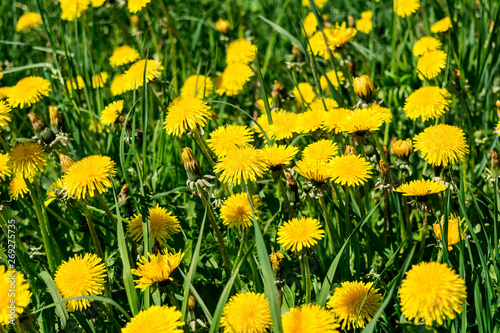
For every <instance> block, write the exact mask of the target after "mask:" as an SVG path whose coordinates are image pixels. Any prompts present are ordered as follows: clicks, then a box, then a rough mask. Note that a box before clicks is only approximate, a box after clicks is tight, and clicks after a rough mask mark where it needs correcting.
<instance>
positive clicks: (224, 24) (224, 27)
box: [215, 18, 231, 34]
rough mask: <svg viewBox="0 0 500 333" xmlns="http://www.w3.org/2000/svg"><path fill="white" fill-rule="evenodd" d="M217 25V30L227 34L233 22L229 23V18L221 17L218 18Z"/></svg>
mask: <svg viewBox="0 0 500 333" xmlns="http://www.w3.org/2000/svg"><path fill="white" fill-rule="evenodd" d="M215 27H216V28H217V31H219V32H220V33H221V34H226V33H227V32H228V31H229V28H230V27H231V24H229V21H228V20H224V19H221V18H220V19H218V20H217V22H215Z"/></svg>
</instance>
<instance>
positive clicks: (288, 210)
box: [277, 175, 295, 218]
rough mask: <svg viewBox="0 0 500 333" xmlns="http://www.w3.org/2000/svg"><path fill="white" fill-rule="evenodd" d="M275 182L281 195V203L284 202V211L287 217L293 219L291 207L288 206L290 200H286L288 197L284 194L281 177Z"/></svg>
mask: <svg viewBox="0 0 500 333" xmlns="http://www.w3.org/2000/svg"><path fill="white" fill-rule="evenodd" d="M277 182H278V186H279V189H280V191H281V194H283V201H284V202H285V209H286V211H287V213H288V216H289V217H290V218H292V217H295V214H294V212H293V209H292V205H291V204H290V200H288V195H287V194H286V189H285V186H284V185H283V181H282V177H281V175H280V177H279V178H278V180H277Z"/></svg>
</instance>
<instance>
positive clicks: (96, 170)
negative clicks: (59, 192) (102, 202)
mask: <svg viewBox="0 0 500 333" xmlns="http://www.w3.org/2000/svg"><path fill="white" fill-rule="evenodd" d="M115 175H116V168H115V162H113V160H111V158H109V157H108V156H101V155H91V156H87V157H85V158H83V159H81V160H80V161H78V162H75V163H74V164H73V165H72V166H71V168H69V170H68V171H67V172H66V174H64V176H62V183H63V190H64V191H65V192H66V193H67V194H68V196H70V197H74V198H76V199H78V200H80V199H82V200H86V199H89V198H92V197H93V196H95V195H97V194H101V193H103V192H104V191H105V190H106V187H111V186H112V185H113V184H112V182H111V179H110V176H115Z"/></svg>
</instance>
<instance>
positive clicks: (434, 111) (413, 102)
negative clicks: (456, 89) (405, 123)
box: [404, 87, 451, 121]
mask: <svg viewBox="0 0 500 333" xmlns="http://www.w3.org/2000/svg"><path fill="white" fill-rule="evenodd" d="M450 98H451V94H450V93H449V92H448V91H447V90H446V89H444V88H439V87H422V88H420V89H418V90H417V91H415V92H414V93H412V94H411V95H410V96H409V97H408V98H407V99H406V101H405V106H404V111H405V113H406V115H407V116H408V118H410V119H411V120H416V119H417V118H418V117H422V120H423V121H426V120H428V119H436V118H438V117H440V116H441V115H443V114H444V113H445V112H446V111H448V109H449V108H450V104H451V100H450Z"/></svg>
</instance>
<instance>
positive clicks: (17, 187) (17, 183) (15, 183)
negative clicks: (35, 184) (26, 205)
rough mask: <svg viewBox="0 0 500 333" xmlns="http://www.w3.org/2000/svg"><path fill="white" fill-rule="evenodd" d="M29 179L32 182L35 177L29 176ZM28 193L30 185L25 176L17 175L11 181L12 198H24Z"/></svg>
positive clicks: (10, 193) (10, 192)
mask: <svg viewBox="0 0 500 333" xmlns="http://www.w3.org/2000/svg"><path fill="white" fill-rule="evenodd" d="M28 181H29V182H32V181H33V178H29V179H28ZM26 193H28V185H27V184H26V182H25V181H24V178H23V177H22V176H20V175H17V176H15V177H14V178H13V179H12V180H11V181H10V183H9V195H10V198H11V199H12V200H18V199H19V197H21V198H24V195H25V194H26Z"/></svg>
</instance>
